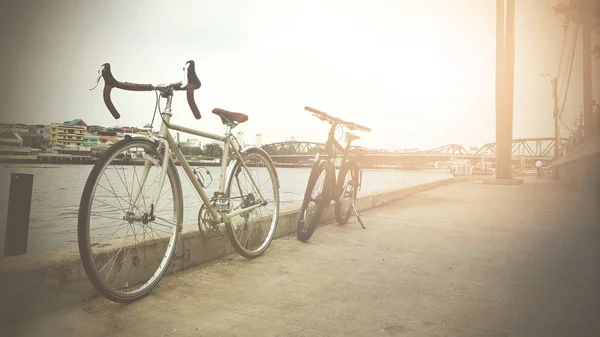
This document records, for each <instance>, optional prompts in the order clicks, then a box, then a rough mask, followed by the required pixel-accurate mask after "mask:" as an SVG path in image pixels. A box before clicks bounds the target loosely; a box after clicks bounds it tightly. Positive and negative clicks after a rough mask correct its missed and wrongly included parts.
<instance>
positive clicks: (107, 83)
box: [102, 63, 154, 119]
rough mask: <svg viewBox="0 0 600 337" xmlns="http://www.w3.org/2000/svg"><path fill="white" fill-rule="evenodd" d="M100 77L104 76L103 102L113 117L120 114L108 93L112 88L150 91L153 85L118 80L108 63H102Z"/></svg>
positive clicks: (119, 116)
mask: <svg viewBox="0 0 600 337" xmlns="http://www.w3.org/2000/svg"><path fill="white" fill-rule="evenodd" d="M102 77H103V78H104V92H103V98H104V104H105V105H106V107H107V108H108V111H110V113H111V114H112V116H113V117H114V118H115V119H119V118H121V114H120V113H119V111H117V108H116V107H115V105H114V104H113V102H112V100H111V97H110V93H111V92H112V89H113V88H119V89H123V90H129V91H152V90H154V87H153V86H152V85H151V84H136V83H130V82H119V81H117V80H116V79H115V77H114V76H113V74H112V72H111V71H110V63H104V64H103V65H102Z"/></svg>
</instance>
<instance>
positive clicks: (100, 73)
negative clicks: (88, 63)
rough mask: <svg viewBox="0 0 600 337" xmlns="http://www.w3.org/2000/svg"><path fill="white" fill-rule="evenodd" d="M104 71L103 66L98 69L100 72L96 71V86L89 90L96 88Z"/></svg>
mask: <svg viewBox="0 0 600 337" xmlns="http://www.w3.org/2000/svg"><path fill="white" fill-rule="evenodd" d="M103 71H104V66H102V67H100V70H98V78H96V84H95V85H94V87H93V88H92V89H90V91H91V90H94V89H96V87H98V84H99V83H100V77H102V72H103Z"/></svg>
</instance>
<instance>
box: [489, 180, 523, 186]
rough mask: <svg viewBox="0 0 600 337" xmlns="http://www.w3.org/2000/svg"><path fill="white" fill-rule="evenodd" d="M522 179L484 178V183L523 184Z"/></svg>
mask: <svg viewBox="0 0 600 337" xmlns="http://www.w3.org/2000/svg"><path fill="white" fill-rule="evenodd" d="M523 182H524V181H523V179H486V180H484V181H483V183H484V184H485V185H523Z"/></svg>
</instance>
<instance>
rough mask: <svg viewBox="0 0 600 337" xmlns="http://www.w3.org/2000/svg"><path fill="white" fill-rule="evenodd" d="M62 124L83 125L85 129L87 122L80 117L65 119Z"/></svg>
mask: <svg viewBox="0 0 600 337" xmlns="http://www.w3.org/2000/svg"><path fill="white" fill-rule="evenodd" d="M63 125H67V126H84V127H86V129H87V124H85V122H84V121H83V120H81V119H73V120H70V121H66V122H63Z"/></svg>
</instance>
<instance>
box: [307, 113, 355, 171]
mask: <svg viewBox="0 0 600 337" xmlns="http://www.w3.org/2000/svg"><path fill="white" fill-rule="evenodd" d="M338 125H339V124H338V123H333V124H332V125H331V129H330V130H329V134H328V136H327V142H326V143H325V148H324V149H323V151H322V152H324V153H325V154H326V155H327V156H328V160H329V161H331V162H332V163H334V161H335V150H338V151H340V152H342V163H345V162H346V160H347V159H348V157H349V155H350V142H348V144H346V146H345V147H344V146H342V144H340V143H339V142H338V141H337V140H336V139H335V137H334V134H335V129H336V128H337V127H338ZM320 158H321V151H319V152H318V153H317V156H316V157H315V165H318V164H319V159H320Z"/></svg>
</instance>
